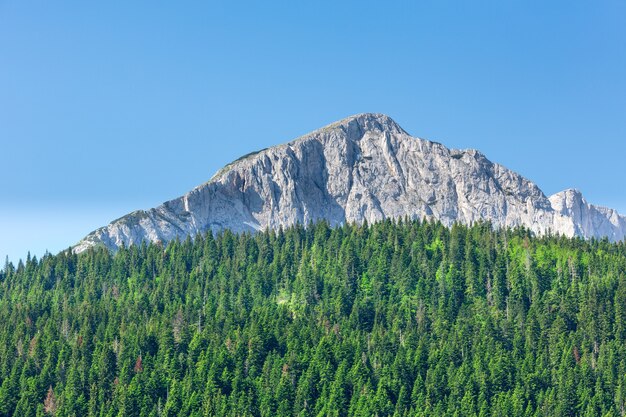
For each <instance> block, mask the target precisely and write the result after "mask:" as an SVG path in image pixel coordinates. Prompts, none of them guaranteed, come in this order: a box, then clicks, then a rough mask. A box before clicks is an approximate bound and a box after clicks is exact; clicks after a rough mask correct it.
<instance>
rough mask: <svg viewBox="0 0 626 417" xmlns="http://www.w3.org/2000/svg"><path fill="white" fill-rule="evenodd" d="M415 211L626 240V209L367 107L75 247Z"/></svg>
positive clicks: (247, 158)
mask: <svg viewBox="0 0 626 417" xmlns="http://www.w3.org/2000/svg"><path fill="white" fill-rule="evenodd" d="M404 216H409V217H410V218H420V219H421V218H434V219H438V220H440V221H441V222H443V223H444V224H446V225H451V224H452V223H453V222H455V221H458V222H462V223H466V224H470V223H472V222H475V221H478V220H489V221H491V222H492V223H493V225H494V226H495V227H505V226H519V225H524V226H526V227H528V228H529V229H531V230H533V231H534V232H535V233H538V234H543V233H547V232H548V231H552V232H553V233H560V234H564V235H567V236H575V235H577V236H583V237H586V238H590V237H598V238H599V237H604V236H606V237H608V238H609V239H611V240H621V239H624V236H625V234H626V217H624V216H621V215H619V214H618V213H617V212H615V211H614V210H611V209H607V208H603V207H596V206H593V205H591V204H589V203H587V201H586V200H585V199H584V198H583V197H582V195H581V194H580V193H579V192H578V191H574V190H566V191H563V192H561V193H557V194H555V195H553V196H551V197H550V198H548V197H546V196H545V195H544V194H543V192H542V191H541V190H540V189H539V188H538V187H537V186H536V185H535V184H533V183H532V182H531V181H529V180H527V179H525V178H524V177H522V176H520V175H519V174H517V173H515V172H513V171H511V170H509V169H506V168H505V167H503V166H501V165H499V164H496V163H492V162H491V161H489V160H488V159H487V158H486V157H485V156H484V155H483V154H481V153H480V152H478V151H475V150H452V149H448V148H446V147H445V146H443V145H441V144H439V143H436V142H430V141H427V140H423V139H419V138H416V137H412V136H410V135H409V134H408V133H406V132H405V131H404V130H403V129H402V128H401V127H400V126H398V125H397V124H396V123H395V122H394V121H393V120H392V119H390V118H389V117H387V116H385V115H380V114H361V115H357V116H353V117H349V118H347V119H344V120H341V121H339V122H337V123H334V124H331V125H329V126H326V127H324V128H322V129H319V130H317V131H315V132H312V133H310V134H308V135H305V136H303V137H301V138H298V139H296V140H294V141H292V142H290V143H287V144H284V145H279V146H274V147H271V148H268V149H265V150H262V151H260V152H256V153H253V154H249V155H246V156H245V157H243V158H240V159H239V160H237V161H235V162H233V163H231V164H229V165H227V166H226V167H224V168H223V169H221V170H220V171H219V172H218V173H217V174H215V176H213V178H212V179H211V180H210V181H209V182H207V183H205V184H203V185H201V186H199V187H197V188H195V189H194V190H192V191H190V192H189V193H187V194H185V195H184V196H182V197H179V198H176V199H174V200H171V201H168V202H166V203H164V204H162V205H161V206H159V207H156V208H153V209H150V210H147V211H135V212H133V213H130V214H128V215H126V216H124V217H122V218H120V219H118V220H115V221H113V222H112V223H111V224H109V225H108V226H105V227H103V228H100V229H98V230H96V231H94V232H92V233H90V234H89V235H88V236H87V237H85V238H84V239H83V240H82V241H80V242H79V243H78V244H77V245H76V246H75V251H76V252H81V251H84V250H85V249H87V248H89V247H91V246H94V245H100V244H103V245H105V246H106V247H108V248H111V249H115V248H117V247H119V246H120V245H122V244H125V245H130V244H134V243H140V242H142V241H153V242H155V241H162V242H167V241H169V240H171V239H174V238H176V237H181V238H184V237H186V236H188V235H192V236H193V235H195V234H197V233H202V232H206V231H209V230H211V231H213V232H215V231H219V230H221V229H224V228H228V229H231V230H233V231H235V232H242V231H256V230H263V229H265V228H274V229H276V228H278V227H280V226H283V227H286V226H290V225H294V224H296V223H301V224H307V223H308V222H310V221H316V220H319V219H326V220H328V221H329V222H330V224H331V225H339V224H342V223H346V222H359V223H360V222H363V221H364V220H367V221H368V222H370V223H371V222H375V221H378V220H382V219H385V218H397V217H404Z"/></svg>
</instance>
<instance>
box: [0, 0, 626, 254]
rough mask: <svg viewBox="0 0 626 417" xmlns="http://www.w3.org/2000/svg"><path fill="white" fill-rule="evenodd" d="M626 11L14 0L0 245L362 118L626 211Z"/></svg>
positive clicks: (76, 235)
mask: <svg viewBox="0 0 626 417" xmlns="http://www.w3.org/2000/svg"><path fill="white" fill-rule="evenodd" d="M338 3H339V4H338ZM624 16H626V3H625V2H623V1H602V0H601V1H596V2H588V1H553V2H540V1H521V0H520V1H513V0H511V1H473V2H460V1H456V2H452V1H445V0H444V1H441V0H437V1H435V0H432V1H419V2H409V1H405V2H393V1H391V2H371V1H358V2H356V1H354V2H352V1H344V2H331V1H317V2H204V1H203V2H200V1H198V2H194V1H187V2H163V1H151V2H148V1H132V2H128V1H107V2H98V3H93V2H89V3H87V2H81V1H62V0H61V1H55V2H50V1H28V0H20V1H17V0H8V1H7V0H0V161H1V162H0V187H1V188H0V189H1V190H2V192H1V193H0V256H2V257H4V254H8V255H9V257H10V259H11V260H13V261H16V260H17V259H19V258H20V257H21V258H23V257H25V255H26V252H27V251H29V250H30V251H31V252H32V253H33V254H35V255H37V256H40V255H41V254H43V253H44V252H45V250H49V251H51V252H57V251H59V250H61V249H63V248H66V247H68V246H69V245H71V244H73V243H75V242H76V241H77V240H78V239H80V238H81V237H82V236H84V235H86V234H87V233H88V232H90V231H91V230H93V229H95V228H97V227H99V226H102V225H104V224H106V223H108V222H109V221H110V220H113V219H114V218H117V217H119V216H121V215H123V214H125V213H127V212H130V211H132V210H135V209H140V208H149V207H152V206H155V205H158V204H159V203H161V202H163V201H165V200H167V199H170V198H174V197H177V196H179V195H181V194H183V193H184V192H186V191H188V190H189V189H191V188H193V187H194V186H196V185H198V184H200V183H202V182H204V181H206V180H208V179H209V178H210V177H211V176H212V174H213V173H214V172H215V171H217V170H218V169H219V168H220V167H222V166H223V165H224V164H226V163H228V162H230V161H232V160H233V159H236V158H237V157H239V156H241V155H243V154H246V153H248V152H250V151H253V150H257V149H261V148H265V147H268V146H271V145H274V144H278V143H282V142H285V141H288V140H290V139H292V138H294V137H297V136H299V135H301V134H304V133H307V132H309V131H311V130H314V129H316V128H318V127H321V126H323V125H325V124H328V123H330V122H333V121H335V120H338V119H341V118H343V117H346V116H349V115H351V114H356V113H361V112H380V113H386V114H388V115H389V116H391V117H392V118H394V119H395V120H396V121H397V122H398V123H399V124H400V125H401V126H402V127H404V129H405V130H407V131H408V132H409V133H411V134H413V135H416V136H420V137H424V138H427V139H431V140H436V141H438V142H442V143H444V144H445V145H447V146H449V147H454V148H477V149H480V150H481V151H482V152H484V153H485V154H486V155H487V156H488V157H489V158H490V159H491V160H493V161H497V162H499V163H501V164H503V165H505V166H507V167H509V168H511V169H514V170H516V171H518V172H519V173H521V174H522V175H524V176H526V177H527V178H529V179H531V180H533V181H535V182H536V183H537V184H538V185H539V186H540V187H541V188H542V189H543V190H544V192H545V193H546V194H551V193H554V192H557V191H560V190H562V189H565V188H569V187H575V188H578V189H580V190H581V191H582V192H583V194H584V195H585V196H586V197H587V199H588V200H589V201H590V202H593V203H596V204H601V205H607V206H611V207H614V208H617V209H619V210H620V211H621V212H623V213H626V195H625V193H624V179H625V174H624V168H623V167H624V163H623V160H624V157H625V155H626V117H625V115H626V25H624V24H623V21H624Z"/></svg>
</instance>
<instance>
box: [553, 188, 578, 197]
mask: <svg viewBox="0 0 626 417" xmlns="http://www.w3.org/2000/svg"><path fill="white" fill-rule="evenodd" d="M554 195H555V196H563V197H569V198H582V197H583V193H582V192H580V190H579V189H578V188H567V189H565V190H563V191H559V192H558V193H556V194H554Z"/></svg>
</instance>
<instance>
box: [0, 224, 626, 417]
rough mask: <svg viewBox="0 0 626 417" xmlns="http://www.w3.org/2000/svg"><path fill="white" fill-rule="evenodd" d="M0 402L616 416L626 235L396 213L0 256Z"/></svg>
mask: <svg viewBox="0 0 626 417" xmlns="http://www.w3.org/2000/svg"><path fill="white" fill-rule="evenodd" d="M0 323H1V325H0V332H1V333H0V415H1V416H58V417H60V416H375V415H378V416H464V417H465V416H467V417H471V416H574V415H581V416H621V415H624V413H625V411H626V246H625V245H624V243H617V244H613V243H609V242H608V241H607V240H601V241H596V240H592V241H584V240H581V239H568V238H563V237H541V238H537V237H533V236H531V234H530V232H528V231H526V230H524V229H516V230H498V231H494V230H493V229H492V228H491V226H490V225H489V224H478V225H475V226H472V227H466V226H461V225H455V226H453V227H452V228H446V227H444V226H442V225H441V224H439V223H433V222H421V221H398V222H393V221H384V222H381V223H376V224H374V225H369V226H368V225H362V226H358V225H346V226H342V227H339V228H330V227H329V226H328V224H327V223H324V222H322V223H318V224H315V225H310V226H308V227H294V228H290V229H287V230H285V231H278V232H269V231H268V232H263V233H258V234H254V235H250V234H242V235H234V234H232V233H230V232H228V231H225V232H222V233H219V234H217V235H215V236H213V235H211V234H207V235H203V236H198V237H196V238H195V239H193V240H191V239H187V240H185V241H175V242H172V243H170V244H168V245H167V246H162V245H158V244H151V245H145V244H144V245H141V246H132V247H129V248H122V249H120V250H119V251H118V252H117V253H115V254H112V253H110V252H108V251H106V250H105V249H95V250H94V249H92V250H90V251H88V252H85V253H83V254H80V255H75V254H72V253H71V251H69V250H68V251H64V252H62V253H60V254H58V255H54V256H52V255H46V256H44V257H43V258H41V259H36V258H32V259H31V258H30V257H29V258H28V259H27V260H26V262H24V263H22V262H20V263H19V264H18V265H13V264H9V263H7V264H6V265H5V266H4V268H3V270H2V272H1V273H0Z"/></svg>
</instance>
